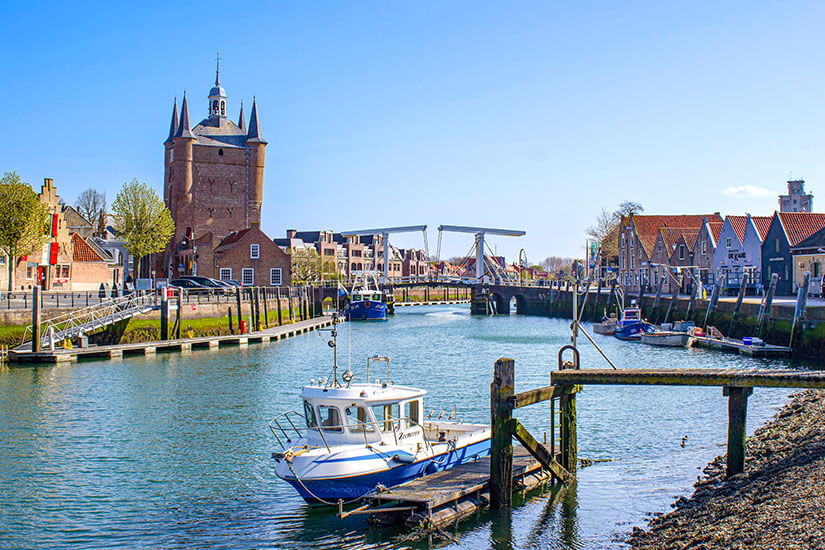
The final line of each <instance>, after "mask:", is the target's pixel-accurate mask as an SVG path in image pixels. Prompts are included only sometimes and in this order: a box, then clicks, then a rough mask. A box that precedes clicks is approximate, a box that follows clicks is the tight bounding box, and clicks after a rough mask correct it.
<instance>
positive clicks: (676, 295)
mask: <svg viewBox="0 0 825 550" xmlns="http://www.w3.org/2000/svg"><path fill="white" fill-rule="evenodd" d="M678 299H679V286H677V287H676V289H675V290H674V291H673V294H672V295H671V296H670V301H669V302H668V304H667V311H665V318H664V319H662V322H663V323H667V319H668V317H670V310H672V309H673V305H674V304H675V303H676V300H678Z"/></svg>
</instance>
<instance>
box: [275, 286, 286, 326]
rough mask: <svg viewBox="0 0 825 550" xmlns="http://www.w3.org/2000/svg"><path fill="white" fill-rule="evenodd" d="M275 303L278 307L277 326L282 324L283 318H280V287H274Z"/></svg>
mask: <svg viewBox="0 0 825 550" xmlns="http://www.w3.org/2000/svg"><path fill="white" fill-rule="evenodd" d="M275 303H276V305H277V307H278V326H279V327H280V326H282V325H283V324H284V320H283V319H282V318H281V315H282V313H281V288H280V287H278V288H276V289H275Z"/></svg>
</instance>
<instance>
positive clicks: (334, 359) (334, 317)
mask: <svg viewBox="0 0 825 550" xmlns="http://www.w3.org/2000/svg"><path fill="white" fill-rule="evenodd" d="M330 346H331V347H332V387H333V388H338V387H340V386H341V384H339V383H338V314H337V313H333V314H332V340H331V341H330Z"/></svg>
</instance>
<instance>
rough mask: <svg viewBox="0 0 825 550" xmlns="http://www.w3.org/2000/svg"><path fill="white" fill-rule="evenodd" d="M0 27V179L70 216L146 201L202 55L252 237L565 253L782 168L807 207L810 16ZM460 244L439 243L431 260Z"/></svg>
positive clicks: (381, 6) (515, 9) (192, 6)
mask: <svg viewBox="0 0 825 550" xmlns="http://www.w3.org/2000/svg"><path fill="white" fill-rule="evenodd" d="M126 5H129V6H135V9H130V8H126V7H123V6H126ZM2 14H3V18H2V22H0V30H1V32H0V56H2V59H3V63H2V71H3V73H4V74H3V77H2V80H0V82H1V83H0V94H1V95H2V100H3V109H4V110H5V112H4V113H3V116H2V120H3V125H2V132H0V171H11V170H15V171H17V172H18V173H19V174H20V175H21V176H22V177H23V178H24V179H25V180H26V181H28V182H30V183H31V184H32V185H34V186H35V187H36V188H38V189H39V185H40V183H41V182H42V180H43V178H44V177H52V178H54V179H55V183H56V184H57V187H58V192H59V193H60V194H61V196H63V197H64V198H65V199H66V200H67V201H68V202H74V200H75V198H76V196H77V195H78V194H79V193H80V192H81V191H82V190H83V189H85V188H87V187H94V188H97V189H100V190H103V191H105V192H106V193H107V196H108V197H109V199H110V201H111V200H112V199H113V197H114V195H115V194H116V192H117V190H118V189H119V188H120V186H121V184H122V183H123V182H125V181H128V180H131V179H132V178H135V177H137V178H138V179H140V180H144V181H147V182H149V183H150V184H151V185H153V186H154V187H155V188H156V189H158V190H159V191H161V189H162V187H161V185H162V177H163V146H162V142H163V141H164V139H165V138H166V134H167V131H168V128H169V117H170V112H171V108H172V100H173V98H174V97H175V96H176V95H177V96H178V98H179V99H180V96H181V95H182V93H183V90H184V89H185V90H187V95H188V97H189V98H190V100H191V103H190V108H191V113H192V118H193V119H194V120H193V123H194V122H196V121H197V120H200V119H201V118H204V117H205V116H206V106H207V103H206V95H207V93H208V91H209V88H210V87H211V85H212V82H213V80H214V68H215V67H214V66H215V52H216V51H218V50H219V51H220V52H221V57H222V63H221V82H222V84H223V85H224V87H225V88H226V90H227V93H228V95H229V112H230V113H231V115H232V117H233V118H237V113H238V107H239V104H240V101H241V99H243V100H244V102H245V105H246V106H247V109H249V107H250V106H251V100H252V96H253V95H256V96H257V99H258V106H259V109H260V118H261V125H262V129H263V133H264V137H265V138H266V139H267V140H268V141H269V146H268V148H267V159H266V174H265V190H264V223H263V228H264V230H265V231H267V232H268V233H269V234H270V235H271V236H273V237H274V236H283V233H284V231H285V230H286V229H287V228H296V229H320V228H332V229H335V230H343V229H358V228H365V227H375V226H384V225H401V224H418V223H426V224H429V225H430V226H431V227H434V226H437V225H438V224H441V223H444V224H465V225H480V226H492V227H508V228H519V229H524V230H526V231H527V233H528V235H527V237H524V238H521V239H511V238H499V239H493V243H494V245H495V246H497V248H498V251H499V252H505V253H507V254H508V256H510V257H511V258H512V257H514V256H515V255H516V254H517V252H518V250H519V248H521V247H524V248H526V249H527V253H528V256H529V259H530V260H531V261H538V260H540V259H541V258H543V257H545V256H548V255H570V256H572V255H580V254H581V250H582V242H583V239H584V230H585V227H586V226H587V225H589V224H590V223H591V221H592V219H593V218H594V216H595V215H596V213H597V212H598V211H599V210H600V209H601V208H602V207H604V208H608V209H612V208H613V207H615V205H616V204H618V203H619V202H621V201H622V200H626V199H630V200H636V201H640V202H642V203H643V205H644V206H645V208H646V210H647V212H649V213H679V212H689V213H700V212H713V211H721V212H722V213H723V214H725V213H743V212H746V211H747V212H751V213H753V214H771V213H772V212H773V211H774V209H775V208H776V205H777V201H776V194H778V193H779V192H780V191H782V190H783V189H784V186H785V183H784V181H785V180H786V179H787V178H788V175H789V172H790V171H793V174H794V176H798V175H802V176H804V177H805V179H806V180H807V182H808V185H807V187H808V189H809V190H811V191H812V192H813V193H814V194H815V195H818V197H817V199H815V201H814V205H815V209H817V210H819V211H822V210H823V209H825V193H822V194H821V195H820V194H819V190H820V189H825V185H823V183H825V158H824V157H823V151H825V136H823V129H825V108H823V107H824V104H825V86H823V84H825V82H823V80H825V79H823V62H822V56H823V52H825V33H823V32H822V22H823V21H825V4H823V3H821V2H760V1H746V2H648V3H633V4H630V3H624V2H623V3H617V2H606V3H598V2H564V3H561V2H558V3H551V2H424V1H422V2H399V1H396V2H371V3H366V2H293V3H283V2H282V3H276V2H240V3H239V2H220V3H217V2H162V3H161V2H158V3H149V2H139V3H130V4H124V3H120V2H111V3H109V2H107V3H100V4H91V3H71V2H62V3H53V4H42V3H35V2H4V3H3V7H2ZM248 112H249V111H248V110H247V113H248ZM742 186H752V188H748V189H749V190H747V191H742V190H739V194H740V195H741V194H742V193H745V194H746V195H748V196H745V197H741V196H739V197H737V196H735V195H736V193H735V192H734V191H732V190H730V189H729V188H731V187H734V188H738V187H742ZM760 189H761V190H762V191H760ZM725 190H727V191H725ZM764 190H767V191H764ZM732 195H734V196H732ZM430 235H431V243H430V244H431V247H432V248H433V249H434V248H435V238H434V237H435V231H434V229H432V230H431V233H430ZM394 242H396V243H397V244H398V245H402V246H404V245H419V246H420V238H419V237H418V236H406V237H398V238H397V239H395V240H394ZM469 247H470V240H469V237H468V236H461V235H446V236H445V238H444V254H442V255H453V254H455V255H458V254H463V253H464V252H466V250H467V249H468V248H469Z"/></svg>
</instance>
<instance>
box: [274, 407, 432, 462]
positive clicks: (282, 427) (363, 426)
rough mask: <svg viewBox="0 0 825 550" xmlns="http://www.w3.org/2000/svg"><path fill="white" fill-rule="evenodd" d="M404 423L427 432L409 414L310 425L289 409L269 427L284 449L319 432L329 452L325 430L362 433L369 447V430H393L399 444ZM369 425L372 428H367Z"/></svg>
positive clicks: (299, 414) (395, 439)
mask: <svg viewBox="0 0 825 550" xmlns="http://www.w3.org/2000/svg"><path fill="white" fill-rule="evenodd" d="M298 419H300V421H298ZM296 423H297V424H298V425H297V426H296ZM402 423H404V424H403V425H406V426H418V427H420V428H421V430H422V436H423V434H425V433H426V428H424V426H423V425H422V424H421V423H420V422H418V421H417V420H415V419H413V418H412V417H409V416H405V417H397V418H396V417H392V416H388V417H382V418H381V419H380V420H376V421H375V422H374V423H373V422H371V421H370V422H362V421H358V422H356V423H354V424H353V423H347V424H336V425H321V426H316V427H308V426H307V425H306V417H305V416H304V415H303V414H301V413H299V412H297V411H287V412H284V413H281V414H279V415H277V416H276V417H275V418H273V419H272V420H271V421H270V422H269V429H270V430H271V431H272V435H274V436H275V439H276V440H277V441H278V445H280V446H281V448H282V449H286V448H287V447H288V446H289V444H291V443H292V441H293V439H300V438H302V437H305V436H306V435H308V434H309V433H310V432H317V433H318V435H320V436H321V441H322V442H323V443H324V447H326V449H327V452H331V450H330V446H329V442H327V438H326V437H325V436H324V432H339V433H344V432H346V431H349V432H350V433H361V435H363V436H364V446H365V447H368V446H369V445H370V441H369V440H368V439H367V432H369V431H373V432H374V433H379V434H380V433H389V432H390V431H392V436H393V440H394V441H395V444H396V445H398V441H399V438H398V431H400V428H401V426H402ZM367 426H369V427H370V428H372V429H371V430H370V429H367ZM381 426H383V428H381ZM279 432H280V435H279ZM293 432H294V434H295V435H294V436H293V435H291V434H292V433H293ZM423 439H424V440H425V441H427V438H426V437H423ZM284 442H286V444H284ZM427 444H428V445H429V446H430V447H432V445H430V444H429V442H427Z"/></svg>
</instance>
